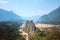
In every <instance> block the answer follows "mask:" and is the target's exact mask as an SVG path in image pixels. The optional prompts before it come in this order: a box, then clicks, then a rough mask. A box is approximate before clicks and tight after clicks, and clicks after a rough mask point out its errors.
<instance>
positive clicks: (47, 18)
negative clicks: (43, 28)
mask: <svg viewBox="0 0 60 40" xmlns="http://www.w3.org/2000/svg"><path fill="white" fill-rule="evenodd" d="M39 22H40V23H48V24H60V7H58V8H57V9H55V10H53V11H52V12H51V13H49V14H47V15H44V16H42V17H41V18H40V20H39Z"/></svg>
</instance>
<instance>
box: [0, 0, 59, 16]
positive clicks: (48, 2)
mask: <svg viewBox="0 0 60 40" xmlns="http://www.w3.org/2000/svg"><path fill="white" fill-rule="evenodd" d="M59 6H60V0H0V9H4V10H8V11H10V10H12V11H13V12H14V13H16V14H17V15H19V16H22V17H33V16H37V15H40V16H42V15H45V14H47V13H49V12H51V11H53V10H54V9H56V8H58V7H59Z"/></svg>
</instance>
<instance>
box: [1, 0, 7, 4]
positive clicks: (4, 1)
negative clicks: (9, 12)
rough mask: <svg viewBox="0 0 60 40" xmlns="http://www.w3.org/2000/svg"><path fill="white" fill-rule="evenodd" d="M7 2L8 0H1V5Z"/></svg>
mask: <svg viewBox="0 0 60 40" xmlns="http://www.w3.org/2000/svg"><path fill="white" fill-rule="evenodd" d="M7 3H8V1H7V0H0V5H3V4H7Z"/></svg>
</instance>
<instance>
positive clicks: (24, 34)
mask: <svg viewBox="0 0 60 40" xmlns="http://www.w3.org/2000/svg"><path fill="white" fill-rule="evenodd" d="M20 31H21V32H22V33H21V35H23V36H25V40H29V38H28V34H27V33H26V32H24V31H22V30H20Z"/></svg>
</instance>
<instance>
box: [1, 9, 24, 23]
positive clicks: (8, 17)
mask: <svg viewBox="0 0 60 40" xmlns="http://www.w3.org/2000/svg"><path fill="white" fill-rule="evenodd" d="M1 21H11V22H20V23H22V22H23V19H22V17H20V16H18V15H16V14H15V13H14V12H13V11H6V10H3V9H0V22H1Z"/></svg>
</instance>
